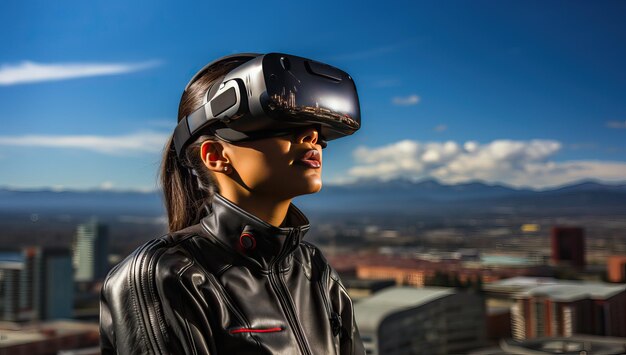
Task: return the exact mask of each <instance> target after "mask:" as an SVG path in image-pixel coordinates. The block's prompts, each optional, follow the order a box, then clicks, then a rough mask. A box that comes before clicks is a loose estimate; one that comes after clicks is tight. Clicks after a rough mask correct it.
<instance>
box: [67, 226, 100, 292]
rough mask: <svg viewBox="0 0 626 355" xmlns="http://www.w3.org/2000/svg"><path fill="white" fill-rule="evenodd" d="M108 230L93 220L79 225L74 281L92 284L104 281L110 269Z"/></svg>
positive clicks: (75, 245) (75, 247) (75, 242)
mask: <svg viewBox="0 0 626 355" xmlns="http://www.w3.org/2000/svg"><path fill="white" fill-rule="evenodd" d="M108 255H109V236H108V228H107V227H106V226H105V225H103V224H101V223H98V221H97V220H96V219H92V220H90V221H89V222H87V223H84V224H80V225H78V227H77V229H76V239H75V240H74V260H73V262H74V270H75V273H74V280H76V281H77V282H91V281H97V280H100V279H103V278H104V277H105V276H106V273H107V271H108V269H109V262H108Z"/></svg>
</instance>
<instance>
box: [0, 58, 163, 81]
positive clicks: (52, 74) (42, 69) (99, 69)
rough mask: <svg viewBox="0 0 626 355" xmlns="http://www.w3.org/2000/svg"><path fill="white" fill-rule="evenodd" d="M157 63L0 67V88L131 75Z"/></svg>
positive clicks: (21, 64) (29, 63) (22, 63)
mask: <svg viewBox="0 0 626 355" xmlns="http://www.w3.org/2000/svg"><path fill="white" fill-rule="evenodd" d="M159 64H160V63H159V62H158V61H148V62H142V63H56V64H50V63H35V62H31V61H23V62H21V63H19V64H15V65H10V64H3V65H1V66H0V86H7V85H17V84H26V83H36V82H42V81H53V80H67V79H75V78H83V77H90V76H100V75H115V74H124V73H131V72H135V71H139V70H144V69H148V68H152V67H155V66H157V65H159Z"/></svg>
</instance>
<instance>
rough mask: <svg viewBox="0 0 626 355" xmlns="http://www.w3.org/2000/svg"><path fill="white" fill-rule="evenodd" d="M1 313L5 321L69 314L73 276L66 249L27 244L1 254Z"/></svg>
mask: <svg viewBox="0 0 626 355" xmlns="http://www.w3.org/2000/svg"><path fill="white" fill-rule="evenodd" d="M0 284H1V285H0V300H1V301H0V306H1V307H2V309H1V310H0V317H2V318H1V319H2V320H8V321H29V320H45V319H59V318H71V317H72V314H73V307H74V304H73V303H74V280H73V277H72V259H71V255H70V252H69V250H67V249H61V248H41V247H27V248H24V249H22V250H21V251H16V252H12V253H3V254H2V255H0Z"/></svg>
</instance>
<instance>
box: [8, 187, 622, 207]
mask: <svg viewBox="0 0 626 355" xmlns="http://www.w3.org/2000/svg"><path fill="white" fill-rule="evenodd" d="M294 204H296V206H298V207H300V208H301V209H303V210H304V211H305V212H313V213H332V214H342V213H354V214H371V213H376V214H382V215H385V214H413V213H420V214H427V215H428V214H432V215H437V214H445V213H454V214H515V213H524V214H546V213H550V214H553V213H558V214H566V215H571V214H592V215H596V214H610V215H626V183H622V184H606V183H601V182H597V181H591V180H586V181H580V182H577V183H573V184H569V185H566V186H561V187H558V188H554V189H547V190H540V191H538V190H532V189H524V188H512V187H508V186H505V185H497V184H496V185H492V184H486V183H482V182H470V183H463V184H455V185H448V184H443V183H441V182H439V181H437V180H434V179H428V180H422V181H416V182H414V181H409V180H405V179H396V180H390V181H384V182H381V181H373V180H361V181H358V182H355V183H351V184H345V185H329V184H326V185H324V187H323V188H322V190H321V191H320V192H319V193H316V194H312V195H305V196H299V197H297V198H295V199H294ZM162 205H163V203H162V197H161V194H160V192H159V191H152V192H137V191H113V190H88V191H79V190H63V191H56V190H52V189H38V190H18V189H9V188H0V213H10V212H28V213H51V212H52V213H58V214H63V213H65V214H92V215H94V214H95V215H135V216H158V215H162V214H164V209H163V206H162Z"/></svg>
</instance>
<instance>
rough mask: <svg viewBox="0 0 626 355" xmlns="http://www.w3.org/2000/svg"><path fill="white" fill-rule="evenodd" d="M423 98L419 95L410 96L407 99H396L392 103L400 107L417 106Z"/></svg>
mask: <svg viewBox="0 0 626 355" xmlns="http://www.w3.org/2000/svg"><path fill="white" fill-rule="evenodd" d="M420 100H421V98H420V97H419V96H417V95H409V96H406V97H394V98H393V99H392V100H391V101H392V102H393V104H394V105H398V106H410V105H417V104H418V103H419V102H420Z"/></svg>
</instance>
